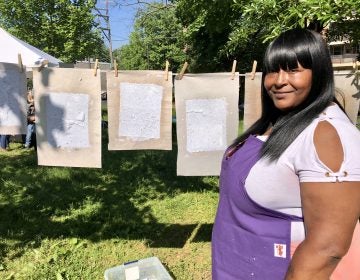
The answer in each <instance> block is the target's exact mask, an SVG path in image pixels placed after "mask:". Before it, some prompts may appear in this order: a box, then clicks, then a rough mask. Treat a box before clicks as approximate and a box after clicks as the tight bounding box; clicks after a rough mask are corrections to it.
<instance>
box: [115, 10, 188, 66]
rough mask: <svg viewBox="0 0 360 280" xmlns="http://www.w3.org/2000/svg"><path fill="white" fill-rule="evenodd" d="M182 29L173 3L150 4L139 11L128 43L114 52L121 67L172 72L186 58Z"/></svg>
mask: <svg viewBox="0 0 360 280" xmlns="http://www.w3.org/2000/svg"><path fill="white" fill-rule="evenodd" d="M184 47H185V44H184V40H183V28H182V26H181V24H180V23H179V22H178V20H177V18H176V17H175V9H174V6H173V5H163V4H160V3H153V4H149V5H147V6H144V7H143V8H140V9H139V10H138V13H137V15H136V19H135V25H134V31H133V32H132V33H131V34H130V39H129V44H127V45H124V46H122V47H121V48H120V49H117V50H115V51H114V56H115V57H116V59H117V61H118V62H119V66H120V68H121V69H127V70H131V69H156V70H158V69H164V67H165V61H166V60H169V62H170V67H171V70H172V71H176V70H177V69H179V67H181V65H182V64H183V63H184V61H185V59H186V54H185V52H184Z"/></svg>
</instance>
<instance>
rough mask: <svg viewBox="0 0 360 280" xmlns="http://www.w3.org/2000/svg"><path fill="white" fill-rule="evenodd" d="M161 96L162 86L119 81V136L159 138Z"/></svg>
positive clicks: (146, 138)
mask: <svg viewBox="0 0 360 280" xmlns="http://www.w3.org/2000/svg"><path fill="white" fill-rule="evenodd" d="M162 98H163V87H162V86H159V85H155V84H135V83H120V113H119V136H125V137H129V138H130V139H133V140H137V141H145V140H148V139H159V138H160V117H161V102H162Z"/></svg>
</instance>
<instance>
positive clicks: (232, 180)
mask: <svg viewBox="0 0 360 280" xmlns="http://www.w3.org/2000/svg"><path fill="white" fill-rule="evenodd" d="M262 143H263V142H262V141H261V140H259V139H257V138H256V137H255V136H249V138H248V139H247V140H246V141H245V142H244V144H243V145H242V146H241V147H240V148H239V150H237V151H235V153H233V155H231V156H230V157H229V156H226V155H225V156H224V159H223V162H222V167H221V175H220V199H219V206H218V209H217V214H216V218H215V223H214V228H213V232H212V278H213V279H214V280H231V279H234V280H235V279H236V280H246V279H259V280H281V279H284V277H285V274H286V271H287V268H288V265H289V262H290V245H291V222H292V221H303V220H302V219H301V218H300V217H297V216H292V215H287V214H284V213H280V212H277V211H274V210H271V209H267V208H265V207H262V206H261V205H259V204H257V203H256V202H254V201H253V200H252V199H251V198H250V197H249V196H248V194H247V192H246V190H245V186H244V185H245V180H246V177H247V176H248V174H249V172H250V169H251V168H252V167H253V166H254V164H255V163H256V162H257V161H258V159H259V152H260V149H261V146H262Z"/></svg>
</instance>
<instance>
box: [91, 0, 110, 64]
mask: <svg viewBox="0 0 360 280" xmlns="http://www.w3.org/2000/svg"><path fill="white" fill-rule="evenodd" d="M95 10H96V11H97V12H98V13H97V14H96V15H97V16H98V17H100V18H102V19H103V20H104V22H105V26H100V27H99V29H100V30H101V31H102V33H103V34H104V36H105V38H106V39H107V41H108V42H109V55H110V67H112V65H113V62H114V59H113V53H112V40H111V28H110V16H109V1H108V0H106V2H105V9H98V8H96V7H95ZM100 22H101V21H100ZM101 23H102V22H101Z"/></svg>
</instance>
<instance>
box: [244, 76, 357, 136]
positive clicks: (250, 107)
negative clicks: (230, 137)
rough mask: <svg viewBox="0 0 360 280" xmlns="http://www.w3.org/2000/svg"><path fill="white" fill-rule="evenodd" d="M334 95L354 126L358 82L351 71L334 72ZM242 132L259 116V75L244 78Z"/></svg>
mask: <svg viewBox="0 0 360 280" xmlns="http://www.w3.org/2000/svg"><path fill="white" fill-rule="evenodd" d="M334 79H335V88H336V90H335V93H336V97H337V99H338V100H339V102H340V103H341V104H342V105H343V107H344V109H345V111H346V113H347V115H348V116H349V118H350V119H351V121H352V122H353V123H354V124H356V122H357V115H358V111H359V105H360V82H359V79H360V78H359V76H356V75H355V74H354V72H353V71H352V70H350V71H349V70H338V71H334ZM244 100H245V101H244V130H246V129H248V128H249V127H250V126H251V125H252V124H253V123H254V122H255V121H257V120H258V119H259V118H260V116H261V73H256V75H255V79H254V80H251V78H250V73H247V74H246V77H245V98H244Z"/></svg>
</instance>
